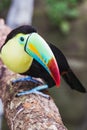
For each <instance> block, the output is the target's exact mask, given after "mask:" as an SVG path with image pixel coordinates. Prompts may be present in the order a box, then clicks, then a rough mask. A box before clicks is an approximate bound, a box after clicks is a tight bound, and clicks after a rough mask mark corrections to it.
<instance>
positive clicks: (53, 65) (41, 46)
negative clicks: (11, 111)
mask: <svg viewBox="0 0 87 130" xmlns="http://www.w3.org/2000/svg"><path fill="white" fill-rule="evenodd" d="M24 49H25V51H26V52H27V53H28V54H29V55H30V56H31V57H33V58H34V59H35V60H36V61H37V62H39V63H40V64H41V65H42V66H43V67H44V68H45V69H46V70H47V71H48V73H49V74H50V75H51V76H52V78H53V79H54V81H55V83H56V85H57V86H59V84H60V73H59V68H58V64H57V62H56V59H55V57H54V54H53V53H52V51H51V49H50V47H49V46H48V44H47V43H46V41H45V40H44V39H43V38H42V37H41V36H40V35H39V34H37V33H31V34H30V35H28V37H27V40H26V44H25V48H24Z"/></svg>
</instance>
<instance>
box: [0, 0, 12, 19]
mask: <svg viewBox="0 0 87 130" xmlns="http://www.w3.org/2000/svg"><path fill="white" fill-rule="evenodd" d="M10 3H11V0H0V17H5V14H6V12H7V10H8V8H9V5H10Z"/></svg>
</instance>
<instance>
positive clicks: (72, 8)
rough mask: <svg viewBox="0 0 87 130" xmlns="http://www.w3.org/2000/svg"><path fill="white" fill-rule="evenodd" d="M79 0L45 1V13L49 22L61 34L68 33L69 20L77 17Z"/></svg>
mask: <svg viewBox="0 0 87 130" xmlns="http://www.w3.org/2000/svg"><path fill="white" fill-rule="evenodd" d="M80 2H81V0H46V4H47V13H48V16H49V18H50V20H51V22H52V23H53V24H54V25H56V26H58V27H59V28H60V30H61V31H62V32H63V33H67V32H69V29H70V24H69V23H70V20H73V19H75V18H77V17H78V16H79V11H78V8H77V6H78V4H79V3H80Z"/></svg>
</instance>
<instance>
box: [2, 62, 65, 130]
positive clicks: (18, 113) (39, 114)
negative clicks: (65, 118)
mask: <svg viewBox="0 0 87 130" xmlns="http://www.w3.org/2000/svg"><path fill="white" fill-rule="evenodd" d="M19 77H22V76H21V75H19V74H15V73H13V72H11V71H9V70H8V69H7V68H6V67H5V66H4V65H3V64H2V62H1V61H0V98H1V99H2V101H3V105H4V111H5V117H6V119H7V123H8V126H9V128H10V130H67V128H66V127H65V126H64V124H63V122H62V119H61V116H60V113H59V110H58V108H57V106H56V105H55V103H54V101H53V99H52V98H51V97H50V98H49V99H47V98H44V97H43V96H40V95H37V94H29V95H24V96H20V97H16V94H17V93H18V92H19V91H22V90H27V89H31V88H32V87H35V86H37V85H39V84H35V83H32V82H19V83H16V84H12V82H11V81H12V80H13V79H16V78H19ZM44 92H45V93H48V92H47V91H44Z"/></svg>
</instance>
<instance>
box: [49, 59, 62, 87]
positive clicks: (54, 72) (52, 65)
mask: <svg viewBox="0 0 87 130" xmlns="http://www.w3.org/2000/svg"><path fill="white" fill-rule="evenodd" d="M47 66H48V68H49V70H50V72H51V76H52V77H53V79H54V81H55V83H56V86H59V85H60V72H59V68H58V65H57V62H56V60H55V58H52V59H51V60H50V61H49V62H48V64H47Z"/></svg>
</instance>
